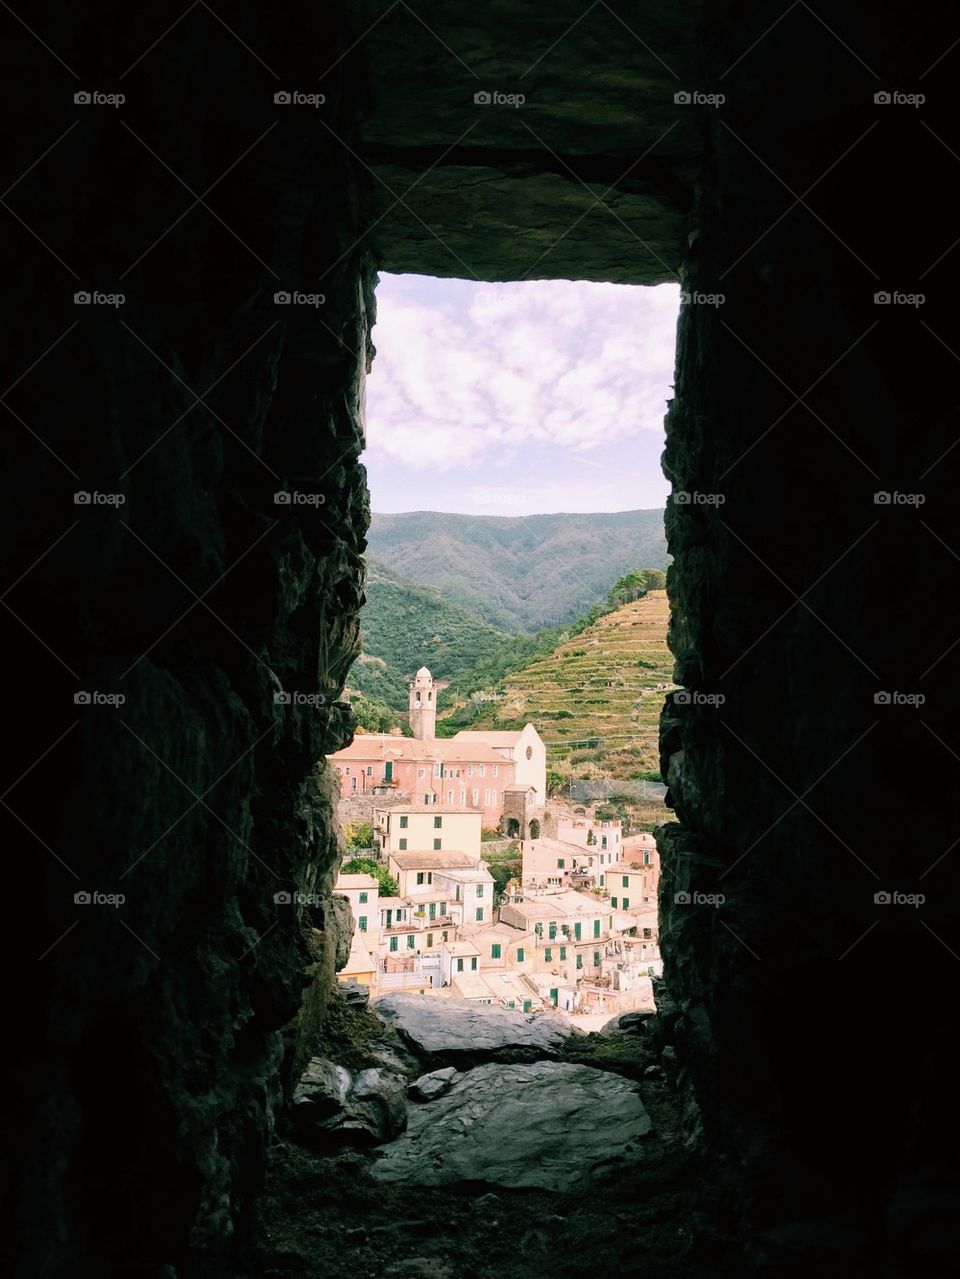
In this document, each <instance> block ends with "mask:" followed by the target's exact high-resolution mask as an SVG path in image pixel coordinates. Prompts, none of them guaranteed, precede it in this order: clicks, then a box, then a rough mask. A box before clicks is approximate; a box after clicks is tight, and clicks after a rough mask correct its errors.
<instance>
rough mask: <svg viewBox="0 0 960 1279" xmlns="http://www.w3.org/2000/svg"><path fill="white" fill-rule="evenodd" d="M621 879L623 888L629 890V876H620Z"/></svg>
mask: <svg viewBox="0 0 960 1279" xmlns="http://www.w3.org/2000/svg"><path fill="white" fill-rule="evenodd" d="M621 878H622V880H623V886H624V888H629V887H630V876H629V875H622V876H621Z"/></svg>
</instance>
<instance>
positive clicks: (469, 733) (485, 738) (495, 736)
mask: <svg viewBox="0 0 960 1279" xmlns="http://www.w3.org/2000/svg"><path fill="white" fill-rule="evenodd" d="M521 736H522V733H519V732H516V731H513V732H511V731H509V730H508V729H491V730H490V732H487V733H485V732H484V731H483V729H479V728H461V730H460V732H459V733H454V735H453V740H454V741H457V739H458V738H463V739H464V740H465V741H471V742H489V743H490V745H491V746H516V744H517V742H519V740H520V738H521Z"/></svg>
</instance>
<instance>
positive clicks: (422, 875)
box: [417, 870, 427, 884]
mask: <svg viewBox="0 0 960 1279" xmlns="http://www.w3.org/2000/svg"><path fill="white" fill-rule="evenodd" d="M426 880H427V873H426V871H423V870H418V871H417V883H418V884H424V883H426Z"/></svg>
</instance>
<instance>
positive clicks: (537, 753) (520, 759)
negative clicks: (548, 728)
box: [453, 724, 547, 804]
mask: <svg viewBox="0 0 960 1279" xmlns="http://www.w3.org/2000/svg"><path fill="white" fill-rule="evenodd" d="M453 740H454V741H455V742H464V743H467V742H476V743H477V744H484V745H486V746H490V747H492V749H493V750H495V751H496V752H497V754H498V755H502V756H503V758H504V759H509V760H512V761H513V763H514V764H515V766H516V771H515V773H514V782H515V783H516V785H518V786H532V787H533V789H534V791H535V792H536V801H535V802H536V803H537V804H543V803H545V801H546V798H547V748H546V746H545V745H544V741H543V738H542V737H541V736H540V734H539V733H538V732H537V730H536V729H535V728H534V726H533V725H532V724H525V725H524V726H523V728H522V729H521V730H520V731H519V732H508V731H506V730H503V731H501V730H498V729H490V730H489V731H485V730H483V729H462V730H461V731H460V732H459V733H455V734H454V737H453Z"/></svg>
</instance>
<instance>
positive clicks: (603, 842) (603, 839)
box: [600, 835, 607, 848]
mask: <svg viewBox="0 0 960 1279" xmlns="http://www.w3.org/2000/svg"><path fill="white" fill-rule="evenodd" d="M606 846H607V837H606V835H603V836H601V839H600V847H601V848H606Z"/></svg>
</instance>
